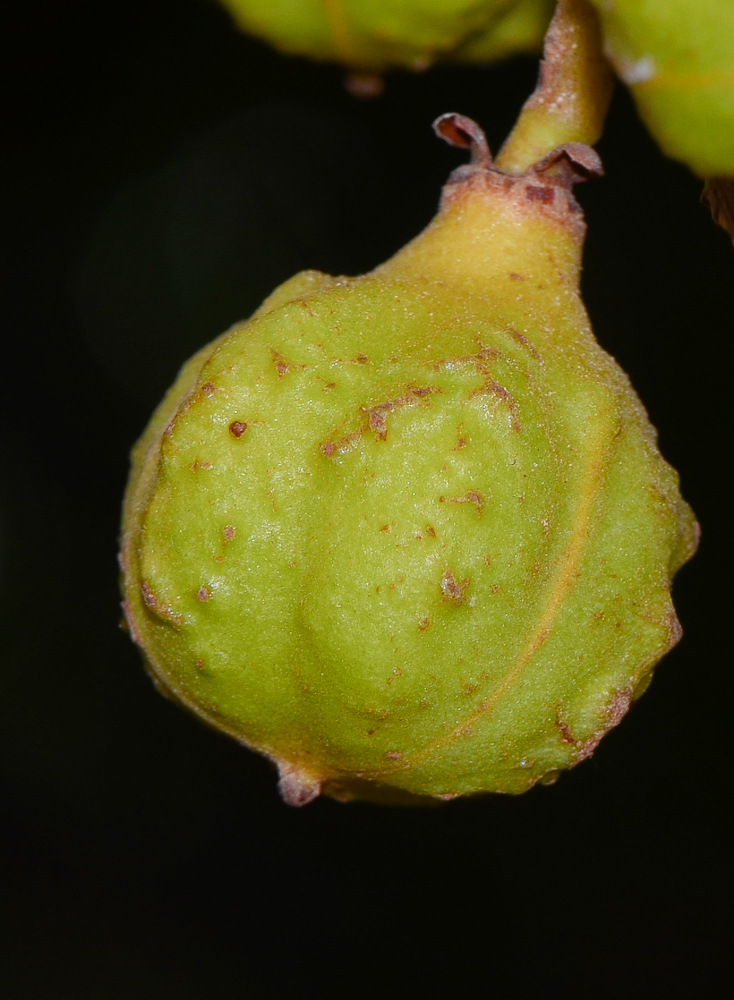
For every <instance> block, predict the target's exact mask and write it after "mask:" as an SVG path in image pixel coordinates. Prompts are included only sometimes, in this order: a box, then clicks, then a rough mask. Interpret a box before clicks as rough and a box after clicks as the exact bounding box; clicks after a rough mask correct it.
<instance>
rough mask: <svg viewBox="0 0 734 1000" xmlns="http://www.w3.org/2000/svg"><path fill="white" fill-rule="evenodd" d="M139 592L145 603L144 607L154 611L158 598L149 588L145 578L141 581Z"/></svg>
mask: <svg viewBox="0 0 734 1000" xmlns="http://www.w3.org/2000/svg"><path fill="white" fill-rule="evenodd" d="M140 594H141V596H142V598H143V603H144V604H145V606H146V608H150V609H151V610H152V611H154V610H155V609H156V608H157V607H158V598H157V597H156V596H155V594H154V593H153V591H152V590H151V589H150V584H149V583H148V581H147V580H142V581H141V583H140Z"/></svg>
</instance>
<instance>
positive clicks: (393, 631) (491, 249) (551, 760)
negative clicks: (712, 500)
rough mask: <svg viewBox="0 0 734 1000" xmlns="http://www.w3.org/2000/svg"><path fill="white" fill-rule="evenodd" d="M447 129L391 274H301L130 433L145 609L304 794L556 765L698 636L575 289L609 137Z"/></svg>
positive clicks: (202, 686) (128, 518) (143, 631)
mask: <svg viewBox="0 0 734 1000" xmlns="http://www.w3.org/2000/svg"><path fill="white" fill-rule="evenodd" d="M451 129H452V130H453V132H452V135H453V137H454V139H456V138H458V140H459V143H460V144H463V145H464V146H467V145H468V147H469V148H472V147H473V148H474V149H475V152H476V155H475V156H474V162H473V163H471V164H469V165H468V166H467V167H466V168H464V169H463V170H460V171H458V172H456V173H455V174H454V175H453V177H452V179H451V181H450V182H449V184H448V185H447V188H446V190H445V194H444V197H443V199H442V205H441V209H440V211H439V214H438V216H437V218H436V220H435V221H434V223H433V224H431V225H430V226H429V227H428V228H427V229H426V230H425V231H424V232H423V233H422V234H421V235H420V236H419V237H418V238H417V239H416V240H414V241H413V242H412V243H411V244H409V245H408V246H406V247H405V248H404V249H403V250H402V251H400V252H399V253H398V254H396V256H395V257H393V258H392V259H391V260H390V261H388V262H387V263H386V264H384V265H382V266H381V267H379V268H377V269H376V270H375V271H373V272H371V273H370V274H368V275H364V276H361V277H357V278H340V279H338V280H329V279H327V278H326V277H325V276H323V277H318V276H315V275H314V273H313V272H309V273H308V274H307V275H306V276H300V277H298V276H297V277H296V278H294V279H292V281H291V282H289V283H288V284H287V285H286V286H284V288H285V290H281V292H279V293H278V294H277V295H276V296H275V298H274V299H273V300H272V302H275V303H276V304H275V305H272V308H271V307H266V308H264V309H263V310H260V311H259V312H258V315H257V318H256V319H253V320H252V321H251V322H250V323H245V324H240V325H239V326H238V327H235V328H234V329H233V330H232V332H231V333H230V334H229V335H228V336H227V337H226V338H224V339H223V340H221V341H219V342H217V344H215V345H214V346H213V347H212V348H211V349H210V350H209V351H205V352H204V353H203V354H202V355H201V357H200V358H199V359H198V360H197V361H195V362H192V363H191V365H192V367H189V368H188V369H184V371H183V373H182V375H181V378H180V382H179V383H178V384H177V385H176V386H175V387H174V388H173V389H172V390H171V393H170V396H169V397H168V399H167V402H166V403H165V404H164V405H163V406H162V407H161V409H160V410H159V412H158V413H157V414H156V416H155V418H154V420H153V423H152V424H151V427H150V429H149V430H148V431H147V432H146V435H145V437H144V439H143V441H142V443H141V444H140V445H139V447H138V448H137V450H136V453H135V467H134V470H133V475H132V478H131V483H130V487H129V490H128V495H127V499H126V505H125V522H124V538H123V558H122V559H121V568H122V572H123V575H124V580H125V595H124V599H125V605H124V607H125V615H126V619H127V621H128V623H129V628H130V632H131V635H132V636H133V637H134V639H135V641H136V642H137V643H138V644H139V645H140V647H141V648H142V649H143V650H144V651H145V654H146V656H147V658H148V661H149V666H150V670H151V672H152V674H153V675H154V677H155V678H156V681H157V683H158V684H159V685H160V686H161V687H162V688H163V689H164V690H166V691H169V692H172V693H173V696H174V697H175V699H176V700H177V701H178V702H179V703H181V704H184V705H188V707H189V708H190V709H191V710H192V711H194V712H195V713H197V714H198V715H199V716H200V717H202V718H204V719H205V720H206V721H207V722H209V723H210V724H212V725H215V726H217V727H218V728H220V729H221V730H223V731H225V732H228V733H230V734H231V735H232V736H233V737H234V738H236V739H238V740H240V741H241V742H242V743H244V744H245V745H247V746H249V747H252V748H254V749H255V750H258V751H260V752H261V753H263V754H264V755H266V756H267V757H269V758H270V759H271V760H272V761H274V762H275V763H276V764H277V766H278V768H279V770H280V775H281V777H280V790H281V794H282V796H283V799H284V801H285V802H287V803H289V804H291V805H304V804H307V803H308V802H311V801H313V799H314V798H315V797H316V796H318V795H319V794H321V795H328V796H332V797H334V798H338V799H345V800H348V799H350V798H367V799H370V800H372V801H380V802H398V801H400V802H405V801H411V802H415V801H420V802H424V801H434V802H445V801H448V800H450V799H452V798H455V797H457V796H460V795H470V794H477V793H480V792H504V793H512V794H516V793H520V792H524V791H526V790H527V789H528V788H531V787H532V786H533V785H534V784H537V783H551V782H552V781H553V780H555V778H556V777H557V775H558V773H559V772H560V771H562V770H564V769H567V768H570V767H573V766H574V765H575V764H578V763H579V762H580V761H582V760H584V759H586V758H587V757H588V756H589V755H590V754H591V752H592V751H593V750H594V748H595V747H596V746H597V744H598V742H599V740H600V739H601V738H602V737H603V735H604V733H606V732H607V731H608V730H609V729H610V728H611V727H613V726H615V725H616V724H617V723H618V722H619V721H620V720H621V718H622V717H623V715H624V714H625V712H626V711H627V709H628V707H629V704H630V702H631V700H632V698H633V692H634V697H636V696H637V695H638V694H639V693H640V691H641V690H642V688H643V687H644V685H645V684H646V683H647V679H648V678H649V676H650V672H651V670H652V668H653V667H654V665H655V663H656V662H657V660H658V659H659V658H660V657H661V656H662V655H663V654H664V653H665V651H666V650H667V649H669V648H670V646H671V645H672V643H673V642H674V641H675V640H676V638H677V637H678V635H679V631H677V630H676V624H675V623H676V619H675V616H674V613H673V611H672V605H671V601H670V568H671V566H674V567H677V566H680V565H681V564H682V563H683V562H685V560H686V559H687V558H689V557H690V555H692V553H693V551H694V550H695V547H696V542H697V537H698V536H697V527H696V524H695V520H694V518H693V515H692V513H691V511H690V509H689V508H688V506H687V505H686V504H685V502H684V501H683V500H682V499H681V496H680V493H679V492H678V484H677V478H676V476H675V474H674V473H673V471H672V470H671V469H670V468H669V466H667V465H666V463H665V462H664V460H663V459H662V457H661V456H660V454H659V452H658V451H657V448H656V445H655V435H654V432H653V430H652V428H651V427H650V424H649V422H648V420H647V416H646V414H645V412H644V410H643V408H642V405H641V403H640V401H639V400H638V399H637V397H636V396H635V394H634V392H633V391H632V389H631V388H630V387H629V383H628V382H627V380H626V379H625V378H624V377H623V375H622V373H621V372H620V370H619V369H618V368H617V366H616V365H615V363H614V362H613V361H612V360H611V359H610V358H609V357H608V356H607V355H606V354H604V352H602V351H601V350H600V348H599V347H598V345H597V344H596V342H595V341H594V339H593V336H592V334H591V330H590V327H589V322H588V317H587V316H586V312H585V310H584V307H583V304H582V302H581V299H580V297H579V292H578V285H579V270H580V249H581V241H582V239H583V233H584V224H583V218H582V215H581V212H580V209H579V208H578V206H577V205H576V204H575V202H574V201H573V196H572V194H571V193H570V183H569V177H570V175H571V174H573V175H574V176H575V175H576V174H577V173H578V172H579V171H580V170H581V168H582V167H583V168H584V169H587V170H592V169H593V168H594V157H593V156H591V155H590V154H588V153H586V152H584V151H583V150H578V149H573V148H569V147H567V148H566V149H565V150H560V151H556V154H557V155H553V156H544V157H543V158H542V160H541V161H539V162H537V163H535V164H534V165H533V166H532V167H531V168H530V169H529V170H528V171H526V173H525V174H523V175H521V176H508V175H507V174H503V173H502V172H501V171H499V170H498V169H497V168H496V165H493V164H492V163H491V161H490V160H489V154H488V152H484V147H483V145H482V140H481V137H480V133H479V131H478V129H477V128H476V127H474V126H473V125H469V124H467V122H466V121H465V120H461V121H460V120H458V119H457V118H456V117H454V119H453V120H452V122H451ZM534 191H535V192H537V191H539V192H540V194H536V193H533V192H534ZM273 344H277V345H278V347H277V350H274V349H273V348H272V345H273ZM306 361H307V362H308V363H307V364H305V362H306ZM197 366H198V367H197ZM337 373H338V374H337ZM200 384H201V388H197V386H198V385H200ZM329 386H331V388H329V389H328V391H325V388H326V387H329ZM205 390H206V391H205ZM192 471H195V474H192ZM215 706H216V707H215Z"/></svg>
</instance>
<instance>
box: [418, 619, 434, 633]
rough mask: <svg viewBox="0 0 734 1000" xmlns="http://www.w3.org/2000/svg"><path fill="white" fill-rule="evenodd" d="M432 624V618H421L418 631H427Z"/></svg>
mask: <svg viewBox="0 0 734 1000" xmlns="http://www.w3.org/2000/svg"><path fill="white" fill-rule="evenodd" d="M430 624H431V619H430V618H421V620H420V621H419V622H418V631H419V632H425V631H426V629H427V628H428V627H429V625H430Z"/></svg>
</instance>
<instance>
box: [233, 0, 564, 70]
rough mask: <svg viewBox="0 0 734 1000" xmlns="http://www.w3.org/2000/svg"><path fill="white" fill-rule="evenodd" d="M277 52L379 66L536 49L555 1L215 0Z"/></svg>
mask: <svg viewBox="0 0 734 1000" xmlns="http://www.w3.org/2000/svg"><path fill="white" fill-rule="evenodd" d="M221 2H222V4H223V5H224V6H225V7H226V8H227V9H228V10H229V11H230V13H231V14H232V16H233V18H234V20H235V21H236V23H237V24H238V25H239V26H240V27H241V28H242V29H243V30H244V31H246V32H248V33H249V34H252V35H256V36H258V37H259V38H262V39H264V40H266V41H268V42H270V43H271V44H272V45H274V46H275V47H276V48H278V49H281V50H282V51H283V52H288V53H291V54H296V55H303V56H309V57H310V58H312V59H325V60H333V61H336V62H340V63H343V64H345V65H346V66H349V67H351V68H353V69H357V70H366V71H371V72H378V73H379V72H383V71H384V70H386V69H390V68H393V67H396V66H401V67H404V68H406V69H414V70H423V69H427V68H428V66H430V65H431V64H432V63H434V62H436V61H438V60H445V59H449V60H451V61H453V62H486V61H491V60H494V59H501V58H504V57H507V56H510V55H515V54H516V53H520V52H536V51H538V50H539V49H540V47H541V43H542V40H543V34H544V32H545V29H546V28H547V26H548V22H549V21H550V18H551V14H552V11H553V0H267V2H263V0H221Z"/></svg>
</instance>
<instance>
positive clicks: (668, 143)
mask: <svg viewBox="0 0 734 1000" xmlns="http://www.w3.org/2000/svg"><path fill="white" fill-rule="evenodd" d="M592 3H593V4H594V6H595V7H596V8H597V11H598V13H599V17H600V19H601V23H602V29H603V33H604V47H605V52H606V53H607V56H608V57H609V59H610V61H611V62H612V64H613V66H614V68H615V70H616V72H617V74H618V76H619V78H620V79H621V80H622V81H623V82H624V83H626V84H627V85H628V86H629V88H630V90H631V92H632V95H633V97H634V99H635V102H636V104H637V107H638V109H639V112H640V115H641V116H642V118H643V119H644V121H645V123H646V125H647V126H648V128H649V129H650V131H651V132H652V134H653V136H654V137H655V139H656V140H657V142H658V143H659V144H660V146H661V148H662V149H663V151H664V152H665V153H667V155H668V156H672V157H674V158H675V159H678V160H682V161H683V162H684V163H686V164H688V166H689V167H691V169H692V170H694V171H695V172H696V173H698V174H699V175H700V176H702V177H706V176H716V175H732V174H734V4H733V3H732V2H731V0H697V2H695V3H691V0H614V2H613V3H609V2H607V0H592Z"/></svg>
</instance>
